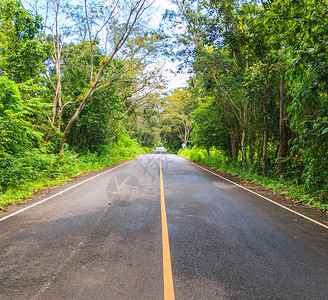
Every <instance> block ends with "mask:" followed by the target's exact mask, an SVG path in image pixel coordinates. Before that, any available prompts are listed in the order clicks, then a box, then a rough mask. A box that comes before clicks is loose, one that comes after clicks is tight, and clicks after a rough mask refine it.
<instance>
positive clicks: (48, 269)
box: [0, 151, 328, 300]
mask: <svg viewBox="0 0 328 300" xmlns="http://www.w3.org/2000/svg"><path fill="white" fill-rule="evenodd" d="M160 157H161V160H162V167H161V169H162V175H163V186H164V193H162V196H164V197H163V199H161V198H162V197H161V188H160V187H161V185H160V167H159V161H160ZM95 176H97V177H95ZM162 200H164V201H165V207H166V210H164V213H166V217H167V222H163V225H162V218H163V207H162V206H161V201H162ZM40 201H42V202H40ZM38 203H39V204H38ZM31 205H34V206H31ZM24 209H25V210H24ZM13 213H16V214H15V215H12V214H13ZM165 225H166V226H167V229H168V236H169V250H170V252H168V249H166V250H165V245H162V235H164V231H163V230H162V226H164V227H165ZM163 249H164V250H163ZM163 252H164V253H166V254H169V257H170V258H171V270H172V271H171V270H170V269H169V268H167V267H166V265H167V261H166V260H165V259H164V260H165V263H164V267H163ZM163 272H164V276H163ZM169 273H171V276H172V277H173V284H174V294H175V299H319V300H321V299H328V229H327V228H324V227H322V226H320V225H318V224H315V223H313V222H311V221H309V220H306V219H304V218H302V217H301V216H299V215H295V214H293V213H292V212H289V211H287V210H284V209H283V208H281V207H279V206H276V205H274V204H273V203H271V202H269V201H266V200H265V199H263V198H262V197H260V196H257V195H254V194H253V193H250V192H248V191H245V190H244V189H241V188H240V187H238V186H236V185H234V184H232V183H230V182H227V181H225V180H223V179H222V178H219V177H217V176H215V175H213V174H211V173H209V172H207V171H205V170H202V169H200V168H198V167H197V166H195V165H193V164H191V163H189V162H188V161H186V160H184V159H182V158H180V157H178V156H175V155H171V154H166V153H164V152H162V154H160V152H159V151H157V152H153V153H152V154H148V155H145V156H142V157H139V158H138V159H136V160H133V161H130V162H128V163H126V164H124V165H121V166H119V167H117V168H115V169H112V170H104V171H102V172H100V173H99V174H96V175H95V174H92V175H89V176H87V177H83V178H80V179H78V180H77V181H74V182H71V183H69V184H68V185H66V186H62V187H58V188H55V189H53V190H52V191H51V192H50V193H48V194H47V195H43V196H38V197H36V199H34V200H32V201H30V202H29V203H28V204H26V205H20V206H17V207H14V208H12V209H11V210H10V211H9V212H7V213H2V214H0V299H1V300H2V299H140V300H144V299H170V298H169V295H168V294H165V295H164V282H163V280H164V278H165V276H166V275H168V277H169V275H170V274H169ZM165 274H166V275H165ZM169 284H170V282H169V281H166V283H165V285H166V286H167V285H169ZM165 293H166V292H165Z"/></svg>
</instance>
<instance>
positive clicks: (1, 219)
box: [0, 155, 142, 222]
mask: <svg viewBox="0 0 328 300" xmlns="http://www.w3.org/2000/svg"><path fill="white" fill-rule="evenodd" d="M140 156H142V155H139V156H137V157H135V158H133V159H132V160H135V159H137V158H138V157H140ZM129 162H131V160H129V161H127V162H125V163H123V164H121V165H119V166H117V167H115V168H112V169H110V170H107V171H105V172H102V173H100V174H98V175H95V176H93V177H91V178H88V179H86V180H84V181H82V182H79V183H77V184H75V185H73V186H71V187H69V188H67V189H66V190H63V191H61V192H59V193H57V194H55V195H52V196H50V197H48V198H46V199H43V200H41V201H39V202H36V203H34V204H32V205H30V206H28V207H25V208H22V209H20V210H18V211H16V212H14V213H12V214H10V215H8V216H5V217H3V218H0V222H2V221H4V220H6V219H8V218H10V217H13V216H15V215H18V214H20V213H22V212H23V211H25V210H28V209H30V208H32V207H34V206H36V205H39V204H42V203H44V202H46V201H48V200H50V199H52V198H55V197H57V196H58V195H61V194H64V193H66V192H67V191H69V190H71V189H73V188H75V187H77V186H79V185H81V184H83V183H86V182H88V181H90V180H92V179H95V178H97V177H99V176H102V175H104V174H106V173H108V172H111V171H113V170H115V169H117V168H120V167H122V166H124V165H126V164H128V163H129Z"/></svg>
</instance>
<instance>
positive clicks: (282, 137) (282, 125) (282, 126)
mask: <svg viewBox="0 0 328 300" xmlns="http://www.w3.org/2000/svg"><path fill="white" fill-rule="evenodd" d="M279 102H280V117H279V151H278V175H281V174H284V173H285V167H286V165H285V162H284V158H285V157H286V148H287V133H286V111H285V74H283V75H282V78H281V82H280V101H279Z"/></svg>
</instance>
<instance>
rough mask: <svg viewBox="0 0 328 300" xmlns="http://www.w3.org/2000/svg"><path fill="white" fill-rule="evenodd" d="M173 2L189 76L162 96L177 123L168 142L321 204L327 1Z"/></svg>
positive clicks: (324, 203) (327, 130) (327, 201)
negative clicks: (178, 86)
mask: <svg viewBox="0 0 328 300" xmlns="http://www.w3.org/2000/svg"><path fill="white" fill-rule="evenodd" d="M174 2H175V3H176V5H177V6H178V7H179V11H178V12H167V14H166V20H167V22H168V24H170V26H171V27H170V28H171V29H174V30H172V31H174V32H176V34H175V35H174V40H175V43H176V45H177V49H178V51H177V52H176V55H177V57H180V59H183V60H184V64H183V65H182V67H184V68H186V69H187V70H189V72H190V74H191V78H190V80H189V82H188V86H186V87H185V88H183V89H180V90H179V91H175V92H174V93H173V94H172V96H171V97H168V98H167V99H166V103H165V106H164V113H166V114H168V118H167V119H166V120H167V122H168V124H170V123H174V126H173V127H175V128H176V127H178V129H176V130H175V132H176V134H175V136H174V138H172V132H170V133H168V134H167V135H166V136H164V139H165V138H166V143H167V144H166V145H165V146H166V147H167V148H168V149H173V150H174V151H175V152H176V151H178V150H179V148H181V145H182V143H184V144H185V145H187V146H188V147H189V149H187V150H184V151H180V152H179V154H181V155H183V156H185V157H188V158H190V159H192V160H194V161H199V162H202V163H204V164H206V165H209V166H212V167H214V168H216V169H220V170H223V171H226V172H230V173H233V174H235V175H238V176H240V177H242V178H246V179H250V180H252V181H256V182H258V183H262V184H264V185H266V186H268V185H269V186H271V187H273V188H274V189H278V190H281V191H283V192H284V193H285V192H288V194H289V195H290V196H292V197H295V198H297V199H299V200H300V201H302V202H304V203H306V204H310V205H314V206H316V207H319V208H321V209H323V210H327V209H328V155H327V153H328V39H327V37H328V26H327V24H328V5H327V3H326V2H325V1H315V0H309V1H292V0H276V1H234V0H223V1H222V0H220V1H215V0H213V1H192V0H190V1H174ZM186 95H188V96H186ZM172 97H173V98H172ZM176 98H179V99H176ZM176 103H180V105H179V107H178V106H177V105H176ZM190 103H192V105H191V104H190ZM165 107H168V108H167V109H165ZM181 108H184V109H181ZM172 109H173V110H175V115H173V114H171V113H170V110H172ZM183 120H184V121H186V120H188V125H189V126H185V124H186V122H183ZM181 133H182V134H181ZM180 136H183V138H181V137H180Z"/></svg>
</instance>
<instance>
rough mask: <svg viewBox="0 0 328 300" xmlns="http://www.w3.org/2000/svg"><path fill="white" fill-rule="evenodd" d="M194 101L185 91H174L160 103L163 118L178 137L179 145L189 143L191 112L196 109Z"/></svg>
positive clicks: (195, 101)
mask: <svg viewBox="0 0 328 300" xmlns="http://www.w3.org/2000/svg"><path fill="white" fill-rule="evenodd" d="M197 105H198V103H197V100H196V99H194V98H193V97H192V95H191V93H190V92H189V91H188V90H187V89H176V90H174V91H173V93H172V95H169V96H168V97H166V98H165V99H164V100H163V101H162V107H163V110H164V118H165V119H166V120H167V123H168V124H169V126H170V128H171V130H173V131H174V132H175V133H176V134H177V135H178V137H179V139H180V141H181V143H183V144H185V145H186V146H187V144H188V143H189V138H190V132H191V120H192V115H191V114H192V111H193V110H194V109H195V108H196V107H197Z"/></svg>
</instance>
